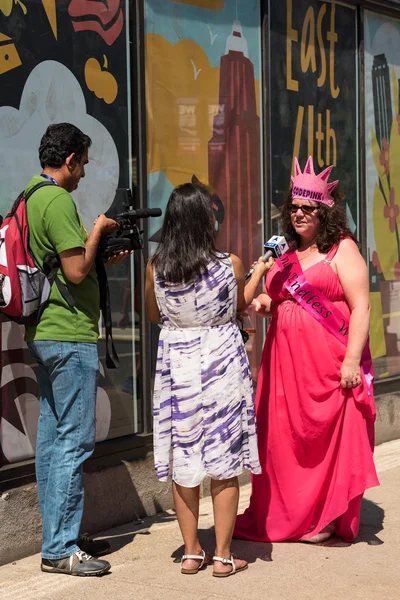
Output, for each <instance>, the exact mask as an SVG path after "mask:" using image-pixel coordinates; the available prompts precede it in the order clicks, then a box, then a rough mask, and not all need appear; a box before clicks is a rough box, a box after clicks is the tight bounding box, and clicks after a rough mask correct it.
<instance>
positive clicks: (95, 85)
mask: <svg viewBox="0 0 400 600" xmlns="http://www.w3.org/2000/svg"><path fill="white" fill-rule="evenodd" d="M85 81H86V85H87V86H88V88H89V90H90V91H91V92H93V93H94V94H95V95H96V96H97V98H100V99H102V100H104V102H105V103H106V104H112V103H113V102H114V100H115V98H116V97H117V94H118V83H117V81H116V79H115V77H114V75H112V74H111V73H109V72H108V71H103V70H102V69H101V65H100V63H99V61H98V60H96V59H95V58H89V59H88V60H87V61H86V65H85Z"/></svg>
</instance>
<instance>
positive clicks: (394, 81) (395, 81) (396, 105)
mask: <svg viewBox="0 0 400 600" xmlns="http://www.w3.org/2000/svg"><path fill="white" fill-rule="evenodd" d="M392 87H393V98H394V112H395V114H396V115H398V114H399V84H398V79H397V75H396V69H395V68H394V67H392Z"/></svg>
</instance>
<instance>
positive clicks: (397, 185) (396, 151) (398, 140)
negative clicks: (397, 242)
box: [389, 118, 400, 232]
mask: <svg viewBox="0 0 400 600" xmlns="http://www.w3.org/2000/svg"><path fill="white" fill-rule="evenodd" d="M389 160H390V186H391V187H392V188H393V190H394V202H395V204H397V206H398V207H399V208H400V135H399V124H398V122H397V119H396V118H394V119H393V123H392V131H391V133H390V159H389ZM399 213H400V211H399ZM397 226H398V228H399V232H400V214H399V215H398V216H397Z"/></svg>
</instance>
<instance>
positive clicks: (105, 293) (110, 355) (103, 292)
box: [96, 252, 119, 369]
mask: <svg viewBox="0 0 400 600" xmlns="http://www.w3.org/2000/svg"><path fill="white" fill-rule="evenodd" d="M96 273H97V280H98V282H99V288H100V310H101V314H102V316H103V321H104V327H105V329H106V366H107V368H108V369H116V368H117V367H118V366H119V358H118V355H117V352H116V350H115V346H114V340H113V337H112V319H111V303H110V289H109V287H108V278H107V273H106V267H105V265H104V260H103V257H102V255H101V253H100V252H97V255H96ZM109 341H111V352H110V349H109Z"/></svg>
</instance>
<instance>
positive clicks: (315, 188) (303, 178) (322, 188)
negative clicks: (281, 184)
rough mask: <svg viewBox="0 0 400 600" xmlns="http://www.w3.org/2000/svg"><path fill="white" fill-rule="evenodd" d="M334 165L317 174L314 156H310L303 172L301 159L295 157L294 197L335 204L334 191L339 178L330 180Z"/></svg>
mask: <svg viewBox="0 0 400 600" xmlns="http://www.w3.org/2000/svg"><path fill="white" fill-rule="evenodd" d="M332 169H333V167H327V168H326V169H325V170H324V171H322V173H320V174H319V175H316V174H315V172H314V165H313V159H312V156H309V157H308V160H307V163H306V166H305V167H304V173H302V172H301V169H300V165H299V161H298V160H297V158H295V159H294V177H292V184H293V185H292V198H302V199H304V200H313V201H314V202H322V204H326V205H327V206H333V204H334V200H333V197H332V192H333V190H334V189H335V187H336V186H337V184H338V183H339V180H337V181H332V183H329V182H328V178H329V175H330V174H331V171H332Z"/></svg>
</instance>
